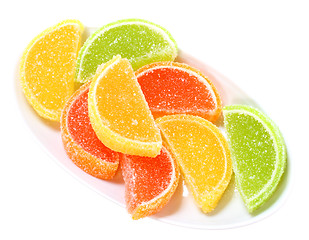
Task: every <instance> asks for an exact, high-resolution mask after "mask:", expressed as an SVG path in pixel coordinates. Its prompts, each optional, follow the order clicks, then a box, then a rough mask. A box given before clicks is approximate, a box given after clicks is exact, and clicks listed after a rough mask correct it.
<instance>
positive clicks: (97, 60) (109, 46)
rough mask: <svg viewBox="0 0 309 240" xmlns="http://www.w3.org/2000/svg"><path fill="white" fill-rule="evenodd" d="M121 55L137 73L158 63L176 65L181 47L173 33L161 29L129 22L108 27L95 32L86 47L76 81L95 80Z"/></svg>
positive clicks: (136, 20) (132, 20)
mask: <svg viewBox="0 0 309 240" xmlns="http://www.w3.org/2000/svg"><path fill="white" fill-rule="evenodd" d="M116 55H121V57H122V58H126V59H128V60H129V61H130V63H131V65H132V67H133V69H134V70H137V69H138V68H140V67H142V66H143V65H146V64H149V63H152V62H157V61H173V60H174V59H175V58H176V55H177V46H176V42H175V40H174V39H173V38H172V36H171V35H170V33H169V32H168V31H166V30H165V29H164V28H162V27H161V26H159V25H156V24H154V23H151V22H148V21H145V20H140V19H126V20H120V21H117V22H113V23H110V24H107V25H105V26H103V27H101V28H99V29H98V30H97V31H96V32H94V33H93V34H92V35H91V36H90V37H89V38H88V39H87V41H86V42H85V43H84V45H83V47H82V48H81V50H80V52H79V56H78V59H77V68H76V76H75V80H76V81H77V82H81V83H84V82H86V81H87V80H89V79H91V78H92V77H93V76H94V74H95V72H96V70H97V67H98V66H99V65H101V64H102V63H105V62H108V61H109V60H111V59H112V58H113V57H114V56H116Z"/></svg>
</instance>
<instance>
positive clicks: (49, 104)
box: [20, 20, 83, 121]
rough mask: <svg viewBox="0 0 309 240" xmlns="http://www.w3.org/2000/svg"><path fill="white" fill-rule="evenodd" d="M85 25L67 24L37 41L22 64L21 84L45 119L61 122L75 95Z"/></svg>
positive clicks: (77, 22) (32, 43)
mask: <svg viewBox="0 0 309 240" xmlns="http://www.w3.org/2000/svg"><path fill="white" fill-rule="evenodd" d="M82 31H83V25H82V24H81V23H80V22H79V21H77V20H66V21H63V22H60V23H59V24H57V25H55V26H53V27H50V28H48V29H46V30H45V31H43V32H42V33H41V34H39V35H38V36H37V37H36V38H34V39H33V40H32V41H31V42H30V44H29V45H28V47H27V48H26V50H25V52H24V54H23V56H22V59H21V64H20V81H21V86H22V89H23V91H24V93H25V96H26V98H27V100H28V102H29V103H30V104H31V106H32V107H33V108H34V109H35V110H36V112H37V113H38V114H39V115H40V116H41V117H43V118H47V119H50V120H55V121H60V116H61V111H62V109H63V107H64V105H65V103H66V101H67V100H68V99H69V98H70V96H71V95H72V94H73V92H74V73H75V67H76V60H77V54H78V51H79V48H80V41H81V34H82Z"/></svg>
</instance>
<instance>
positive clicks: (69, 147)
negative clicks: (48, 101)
mask: <svg viewBox="0 0 309 240" xmlns="http://www.w3.org/2000/svg"><path fill="white" fill-rule="evenodd" d="M89 85H90V83H85V84H84V85H83V86H82V87H81V88H80V89H79V90H77V91H76V92H75V93H74V94H73V96H72V97H71V98H70V99H69V101H68V102H67V103H66V105H65V107H64V109H63V112H62V115H61V121H60V126H61V137H62V141H63V145H64V149H65V151H66V153H67V155H68V156H69V158H70V159H71V160H72V161H73V162H74V163H75V164H76V165H77V166H78V167H79V168H81V169H82V170H84V171H85V172H86V173H88V174H90V175H92V176H94V177H97V178H101V179H110V178H112V177H113V176H114V175H115V173H116V170H117V168H118V164H119V159H120V158H121V157H122V154H121V153H118V152H114V151H112V150H110V149H109V148H107V147H106V146H104V145H103V143H102V142H101V141H100V140H99V139H98V138H97V136H96V134H95V132H94V131H93V129H92V127H91V124H90V120H89V116H88V91H89Z"/></svg>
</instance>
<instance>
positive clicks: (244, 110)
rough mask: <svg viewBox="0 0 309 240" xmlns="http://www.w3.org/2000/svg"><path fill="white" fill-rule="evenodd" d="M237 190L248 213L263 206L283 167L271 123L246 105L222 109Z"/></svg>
mask: <svg viewBox="0 0 309 240" xmlns="http://www.w3.org/2000/svg"><path fill="white" fill-rule="evenodd" d="M223 114H224V125H225V127H226V131H227V136H228V142H229V145H230V148H231V154H232V160H233V170H234V172H235V177H236V184H237V188H238V190H239V192H240V194H241V196H242V198H243V200H244V202H245V204H246V206H247V208H248V210H249V212H253V211H254V210H256V209H258V208H259V207H260V206H262V205H263V204H264V203H265V202H266V201H267V199H269V197H270V196H271V195H272V194H273V192H274V191H275V189H276V187H277V185H278V183H279V181H280V179H281V176H282V174H283V172H284V168H285V166H286V157H287V155H286V148H285V144H284V140H283V137H282V135H281V133H280V131H279V129H278V127H277V126H276V125H275V124H274V122H273V121H272V120H271V119H270V118H269V117H268V116H266V115H265V114H264V113H262V112H261V111H260V110H258V109H256V108H253V107H250V106H246V105H231V106H226V107H224V110H223Z"/></svg>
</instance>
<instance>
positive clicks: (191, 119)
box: [156, 114, 232, 213]
mask: <svg viewBox="0 0 309 240" xmlns="http://www.w3.org/2000/svg"><path fill="white" fill-rule="evenodd" d="M156 123H157V125H158V126H159V128H160V129H161V131H162V135H163V137H164V140H165V141H166V142H167V144H168V145H169V147H170V149H171V151H172V153H173V155H174V156H175V159H176V161H177V163H178V165H179V167H180V169H181V171H182V173H183V176H184V179H185V182H186V184H187V185H188V187H189V189H190V190H191V192H192V194H193V197H194V199H195V202H196V203H197V205H198V206H199V207H200V208H201V209H202V210H203V211H204V212H205V213H208V212H210V211H212V210H213V209H214V208H215V207H216V206H217V203H218V201H219V200H220V198H221V196H222V194H223V193H224V191H225V189H226V187H227V186H228V184H229V182H230V179H231V175H232V161H231V156H230V150H229V147H228V144H227V141H226V139H225V138H224V137H223V135H222V134H221V132H220V131H219V129H218V128H217V127H216V126H215V125H214V124H212V123H211V122H209V121H207V120H205V119H203V118H200V117H197V116H192V115H185V114H179V115H169V116H164V117H162V118H158V119H157V120H156Z"/></svg>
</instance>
